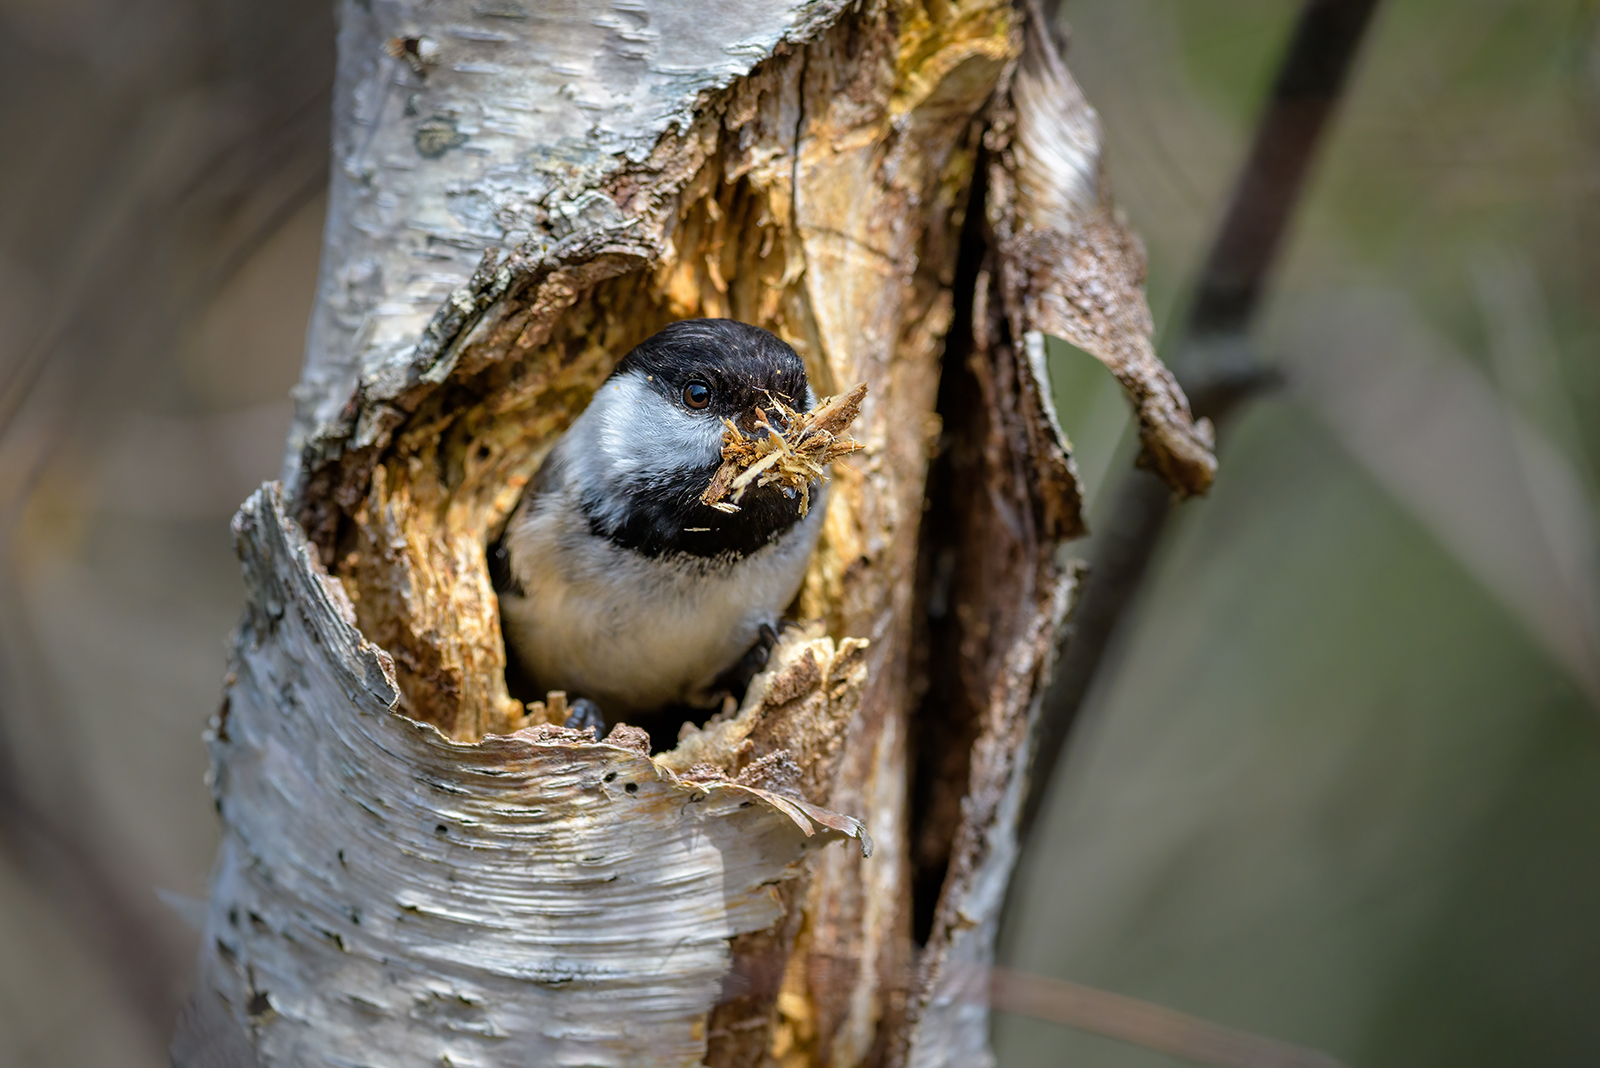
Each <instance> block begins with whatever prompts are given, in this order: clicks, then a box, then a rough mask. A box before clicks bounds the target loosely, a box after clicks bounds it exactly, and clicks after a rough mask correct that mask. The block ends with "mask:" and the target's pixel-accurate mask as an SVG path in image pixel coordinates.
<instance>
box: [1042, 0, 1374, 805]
mask: <svg viewBox="0 0 1600 1068" xmlns="http://www.w3.org/2000/svg"><path fill="white" fill-rule="evenodd" d="M1377 6H1378V0H1306V3H1305V5H1304V7H1302V8H1301V11H1300V16H1299V19H1298V20H1297V22H1296V24H1295V28H1294V32H1293V34H1292V36H1291V37H1290V40H1289V46H1288V48H1287V50H1286V51H1285V53H1284V56H1283V61H1282V62H1281V63H1280V65H1279V67H1278V74H1277V77H1276V79H1275V81H1274V83H1273V87H1272V92H1271V94H1270V96H1269V97H1268V100H1267V105H1266V108H1265V110H1264V111H1263V112H1262V115H1261V118H1260V120H1259V121H1258V122H1257V124H1256V130H1255V136H1254V138H1253V140H1252V142H1251V147H1250V153H1249V155H1248V156H1247V157H1246V159H1245V163H1244V166H1243V168H1242V169H1241V170H1240V172H1239V175H1238V177H1237V179H1236V180H1235V181H1234V183H1233V193H1232V196H1231V199H1230V201H1229V204H1228V209H1227V212H1226V214H1225V215H1224V217H1223V221H1222V225H1221V226H1220V227H1219V228H1218V230H1217V236H1216V238H1215V239H1214V240H1213V242H1212V244H1211V249H1210V251H1209V253H1208V254H1207V256H1206V259H1205V263H1204V265H1203V266H1202V267H1201V270H1200V274H1199V277H1198V279H1197V280H1196V283H1195V287H1194V293H1193V296H1192V297H1191V299H1190V302H1189V312H1188V316H1187V318H1186V320H1185V322H1184V325H1183V328H1182V330H1181V331H1180V332H1179V334H1178V338H1177V341H1176V342H1175V344H1174V345H1173V346H1172V351H1173V352H1174V353H1175V356H1174V357H1173V358H1171V359H1168V361H1167V363H1168V365H1169V366H1171V367H1172V369H1173V372H1174V373H1175V374H1176V375H1177V376H1178V380H1179V382H1180V383H1182V385H1183V387H1184V390H1185V392H1186V393H1188V395H1189V400H1190V403H1191V404H1192V405H1193V407H1194V413H1195V415H1196V416H1204V417H1206V418H1209V419H1211V421H1212V422H1213V423H1216V424H1219V426H1220V424H1221V423H1223V422H1224V421H1225V420H1226V418H1227V417H1228V416H1229V415H1230V414H1232V412H1233V411H1234V410H1235V409H1236V408H1237V406H1238V405H1239V403H1240V402H1241V401H1243V400H1244V399H1245V398H1246V397H1248V396H1250V395H1251V394H1252V393H1254V392H1256V391H1257V390H1259V389H1260V388H1261V387H1262V386H1263V385H1265V384H1266V383H1267V382H1268V381H1269V380H1270V378H1269V374H1268V372H1267V371H1266V370H1265V369H1264V368H1263V367H1262V366H1261V365H1260V364H1259V363H1258V362H1257V361H1256V359H1255V357H1254V354H1253V353H1252V352H1251V351H1250V349H1249V346H1248V344H1247V343H1246V340H1245V336H1246V334H1247V332H1248V330H1249V327H1250V323H1251V320H1252V319H1253V318H1254V316H1255V312H1256V308H1257V306H1258V305H1259V303H1260V298H1261V293H1262V290H1263V287H1264V286H1265V284H1266V282H1267V279H1268V276H1269V274H1270V272H1271V270H1272V266H1273V263H1274V262H1275V260H1276V257H1277V253H1278V250H1279V248H1280V247H1281V246H1282V244H1283V238H1284V233H1285V231H1286V230H1287V229H1288V224H1289V220H1290V218H1291V217H1292V216H1293V214H1294V209H1295V206H1296V205H1297V204H1298V202H1299V199H1300V196H1301V193H1302V191H1303V188H1304V185H1305V177H1306V174H1307V173H1308V171H1309V169H1310V166H1311V163H1312V161H1313V159H1314V157H1315V155H1316V149H1317V146H1318V145H1319V144H1320V143H1321V141H1322V138H1323V136H1324V135H1325V133H1326V131H1327V128H1328V119H1329V117H1330V116H1331V115H1332V114H1333V111H1334V109H1335V107H1336V106H1337V104H1338V101H1339V98H1340V96H1341V95H1342V93H1343V91H1344V87H1345V84H1346V81H1347V78H1348V75H1349V72H1350V68H1351V66H1352V64H1353V63H1354V61H1355V57H1356V54H1357V53H1358V52H1359V50H1360V46H1361V41H1362V39H1363V37H1364V36H1365V35H1366V31H1367V27H1368V26H1369V25H1370V24H1371V20H1372V15H1373V13H1374V11H1375V10H1376V9H1377ZM1170 511H1171V496H1170V493H1169V491H1168V490H1167V488H1166V486H1165V485H1163V484H1162V483H1161V482H1160V480H1158V479H1157V478H1156V477H1155V476H1154V475H1151V474H1149V473H1147V472H1144V471H1129V472H1128V473H1127V474H1126V475H1124V476H1123V477H1122V479H1121V480H1120V481H1119V482H1118V483H1117V485H1116V486H1114V487H1113V488H1112V499H1111V504H1110V508H1109V510H1108V514H1107V517H1106V518H1105V519H1104V520H1103V521H1102V523H1101V529H1100V530H1099V531H1098V532H1097V533H1096V535H1095V540H1094V542H1093V543H1092V552H1091V556H1092V560H1091V564H1092V571H1091V573H1090V577H1089V580H1088V582H1087V583H1086V584H1085V586H1084V592H1083V596H1082V599H1081V600H1080V601H1079V603H1078V606H1077V608H1076V610H1075V613H1074V618H1073V622H1072V624H1071V628H1070V630H1069V633H1068V635H1067V639H1066V642H1065V646H1064V648H1063V651H1062V656H1061V661H1060V664H1059V666H1058V668H1057V670H1056V678H1055V682H1054V683H1053V684H1052V686H1051V688H1050V692H1049V693H1048V694H1047V695H1046V697H1045V703H1044V710H1043V713H1042V715H1041V717H1040V723H1039V732H1038V735H1037V738H1036V743H1035V747H1034V753H1035V756H1034V764H1033V772H1032V775H1031V777H1030V781H1029V788H1028V798H1027V801H1026V802H1025V804H1024V807H1023V813H1022V825H1021V833H1022V834H1024V835H1026V834H1027V832H1028V829H1029V828H1030V827H1031V826H1032V825H1033V823H1034V821H1035V820H1036V819H1037V817H1038V814H1039V810H1040V807H1041V805H1042V804H1043V800H1044V796H1045V793H1046V790H1047V788H1048V786H1049V783H1050V780H1051V777H1052V775H1053V773H1054V771H1055V768H1056V765H1057V764H1058V763H1059V761H1060V758H1061V753H1062V750H1063V749H1064V747H1065V744H1066V740H1067V734H1068V732H1069V731H1070V730H1071V728H1072V724H1073V722H1074V720H1076V719H1077V715H1078V710H1079V708H1081V707H1082V705H1083V701H1084V698H1085V697H1086V696H1087V694H1088V692H1089V689H1090V686H1091V685H1092V684H1093V682H1094V679H1095V677H1096V675H1097V674H1098V672H1099V667H1100V664H1101V663H1102V661H1103V660H1104V657H1105V652H1106V649H1107V648H1108V646H1109V645H1110V642H1111V638H1112V635H1113V634H1114V633H1115V631H1116V628H1117V625H1118V623H1119V621H1120V620H1121V619H1122V617H1123V616H1124V615H1125V614H1126V612H1127V609H1128V606H1129V605H1130V604H1132V603H1133V600H1134V598H1135V597H1136V596H1137V594H1138V592H1139V588H1140V587H1141V585H1142V584H1143V580H1144V575H1145V572H1146V571H1147V570H1148V567H1149V564H1150V560H1151V557H1152V556H1153V555H1154V554H1155V548H1156V545H1157V544H1158V543H1159V542H1160V538H1161V532H1162V530H1163V529H1164V528H1165V526H1166V521H1167V516H1168V514H1169V512H1170Z"/></svg>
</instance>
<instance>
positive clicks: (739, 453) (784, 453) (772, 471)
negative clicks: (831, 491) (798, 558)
mask: <svg viewBox="0 0 1600 1068" xmlns="http://www.w3.org/2000/svg"><path fill="white" fill-rule="evenodd" d="M866 395H867V384H866V383H865V382H863V383H862V384H861V385H859V386H857V387H856V388H855V389H852V390H851V391H850V392H848V393H841V394H839V395H838V396H837V397H825V398H823V399H822V400H821V401H819V402H817V406H816V407H815V408H812V409H811V410H810V411H808V412H797V411H795V410H794V409H793V408H790V407H789V406H788V405H787V404H784V403H783V402H782V401H781V400H778V399H777V398H776V397H772V396H771V394H768V397H769V399H770V400H771V401H772V409H771V414H772V415H774V416H776V417H777V425H774V423H773V421H772V420H771V419H769V418H768V412H767V410H766V409H762V408H757V409H756V425H757V426H758V427H759V428H761V429H763V430H765V431H766V433H765V434H764V435H761V436H759V437H750V436H747V435H745V434H744V433H743V432H742V431H741V430H740V429H739V428H738V427H737V426H735V425H734V424H733V421H732V420H729V419H724V420H723V421H722V423H723V425H724V426H725V427H727V429H726V430H725V431H724V432H723V435H722V466H721V467H719V468H717V473H716V474H715V475H713V476H712V477H711V485H709V486H707V487H706V491H705V492H704V493H702V494H701V495H700V500H701V502H702V503H704V504H709V505H710V506H711V507H713V508H715V509H717V510H718V511H719V512H737V511H738V510H739V499H740V498H741V497H743V496H744V493H745V490H747V489H749V488H750V487H751V486H773V485H776V486H779V487H781V488H783V489H786V490H791V491H792V490H799V491H800V514H801V515H802V516H803V515H805V514H806V511H807V510H808V509H809V508H810V506H811V484H812V483H813V482H819V481H821V480H822V479H823V478H824V477H825V476H824V475H823V469H824V468H826V467H827V466H828V465H829V464H831V463H832V462H833V461H835V460H837V459H838V458H839V457H841V456H848V455H850V454H851V453H853V452H856V451H858V450H860V449H861V448H862V446H861V444H860V442H857V441H854V440H853V439H851V438H848V437H845V436H844V433H845V431H846V430H848V429H849V428H850V424H851V423H853V422H854V421H855V418H856V416H857V415H860V414H861V398H863V397H865V396H866ZM724 498H726V500H725V499H724Z"/></svg>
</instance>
